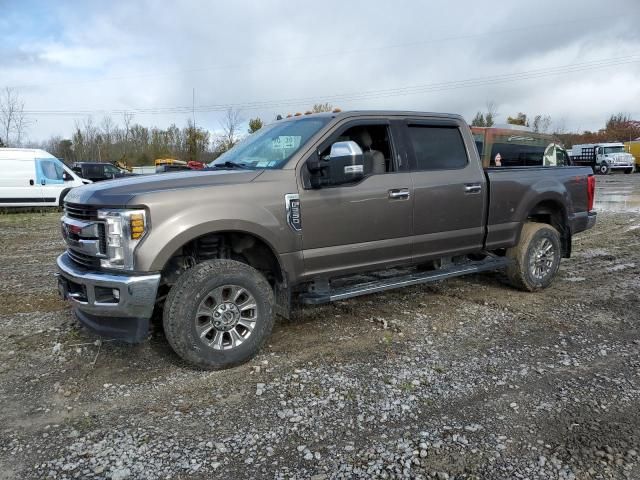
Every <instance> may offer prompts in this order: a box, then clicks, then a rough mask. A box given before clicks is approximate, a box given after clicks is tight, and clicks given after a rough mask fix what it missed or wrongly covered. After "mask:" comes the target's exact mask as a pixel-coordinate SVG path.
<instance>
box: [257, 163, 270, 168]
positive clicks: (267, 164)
mask: <svg viewBox="0 0 640 480" xmlns="http://www.w3.org/2000/svg"><path fill="white" fill-rule="evenodd" d="M268 166H269V162H258V163H256V167H258V168H264V167H268Z"/></svg>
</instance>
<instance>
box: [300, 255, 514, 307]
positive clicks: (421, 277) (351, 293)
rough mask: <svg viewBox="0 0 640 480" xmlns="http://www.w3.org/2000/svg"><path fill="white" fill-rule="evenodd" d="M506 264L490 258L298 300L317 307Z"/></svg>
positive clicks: (356, 285)
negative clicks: (322, 304)
mask: <svg viewBox="0 0 640 480" xmlns="http://www.w3.org/2000/svg"><path fill="white" fill-rule="evenodd" d="M508 264H509V259H507V258H505V257H491V258H488V259H486V260H483V261H481V262H470V263H465V264H462V265H450V266H448V267H446V268H441V269H438V270H431V271H428V272H416V273H411V274H407V275H401V276H397V277H391V278H385V279H384V280H374V281H371V282H365V283H358V284H355V285H348V286H344V287H338V288H336V289H330V290H329V291H328V292H327V293H304V294H302V295H300V297H299V300H300V301H301V302H302V303H303V304H306V305H318V304H321V303H328V302H335V301H338V300H345V299H347V298H353V297H358V296H360V295H368V294H370V293H375V292H383V291H385V290H392V289H394V288H400V287H408V286H411V285H419V284H421V283H430V282H437V281H439V280H445V279H447V278H453V277H459V276H461V275H468V274H470V273H478V272H487V271H491V270H501V269H503V268H505V267H506V266H507V265H508Z"/></svg>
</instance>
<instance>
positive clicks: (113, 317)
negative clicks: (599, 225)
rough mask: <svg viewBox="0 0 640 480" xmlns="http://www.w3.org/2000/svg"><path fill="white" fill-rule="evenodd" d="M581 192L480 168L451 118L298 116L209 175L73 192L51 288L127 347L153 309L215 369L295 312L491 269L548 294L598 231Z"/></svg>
mask: <svg viewBox="0 0 640 480" xmlns="http://www.w3.org/2000/svg"><path fill="white" fill-rule="evenodd" d="M594 194H595V177H594V175H593V172H592V171H591V169H590V168H585V167H558V168H547V167H543V166H531V167H521V168H488V169H484V168H483V167H482V164H481V162H480V158H479V156H478V152H477V149H476V147H475V144H474V138H473V135H472V133H471V130H470V129H469V127H468V126H467V125H466V123H465V122H464V120H463V119H462V118H461V117H460V116H458V115H448V114H433V113H416V112H341V113H326V114H314V115H308V116H304V117H302V116H301V117H293V118H291V119H286V120H280V121H276V122H275V123H273V124H271V125H269V126H266V127H263V128H262V129H260V130H259V131H258V132H256V133H254V134H253V135H251V136H249V137H247V138H246V139H245V140H244V141H243V142H241V143H239V144H238V145H236V146H235V147H233V148H232V149H231V150H229V151H228V152H226V153H225V154H223V155H222V156H220V157H219V158H218V159H217V160H216V161H214V162H213V163H212V164H211V165H210V168H209V169H207V170H204V171H197V172H195V171H194V172H181V173H179V174H176V175H152V176H145V177H137V178H128V179H123V180H121V181H119V182H114V183H113V184H110V185H108V186H106V185H103V186H92V185H90V186H87V187H83V188H80V189H76V190H73V191H72V192H71V193H70V194H69V197H68V198H67V200H66V202H65V214H64V217H63V219H62V226H63V229H62V230H63V233H64V237H65V240H66V243H67V250H66V252H65V253H63V254H61V255H60V256H59V257H58V259H57V268H58V273H59V276H58V279H59V289H60V292H61V294H62V296H63V297H64V298H66V299H68V300H69V301H70V302H71V304H72V306H73V308H74V310H75V312H76V315H77V317H78V318H79V319H80V321H81V322H82V323H83V324H84V325H86V326H88V327H89V328H91V329H93V330H94V331H96V332H98V333H100V334H101V335H105V336H109V337H114V338H121V339H125V340H127V341H130V342H139V341H142V340H144V339H145V338H146V337H147V335H148V327H149V318H150V317H151V315H152V312H153V311H154V309H155V308H158V309H162V310H163V312H164V313H163V324H164V330H165V334H166V337H167V339H168V341H169V343H170V345H171V346H172V347H173V349H174V350H175V351H176V352H177V353H178V354H179V355H180V356H181V357H182V358H184V359H185V360H186V361H188V362H191V363H192V364H194V365H197V366H199V367H203V368H225V367H230V366H233V365H237V364H239V363H242V362H245V361H247V360H248V359H250V358H251V357H253V356H254V355H255V354H256V352H257V351H258V349H259V348H260V345H261V344H262V343H263V342H264V340H265V338H267V336H268V335H269V333H270V331H271V328H272V326H273V321H274V315H275V314H279V315H283V316H288V315H289V312H290V309H291V306H292V304H295V303H303V304H319V303H324V302H331V301H336V300H342V299H346V298H351V297H355V296H358V295H364V294H370V293H374V292H379V291H383V290H388V289H391V288H397V287H402V286H407V285H416V284H421V283H426V282H432V281H437V280H442V279H445V278H449V277H455V276H459V275H464V274H469V273H477V272H482V271H489V270H505V271H506V274H507V277H508V278H509V280H510V282H511V283H512V285H514V286H516V287H518V288H520V289H523V290H526V291H535V290H539V289H543V288H546V287H548V286H549V285H550V284H551V282H552V281H553V279H554V278H555V276H556V273H557V271H558V268H559V266H560V259H561V258H568V257H569V256H570V255H571V245H572V238H573V236H574V235H575V234H577V233H579V232H582V231H583V230H586V229H589V228H591V227H592V226H593V225H594V224H595V221H596V213H595V212H594V211H593V204H594ZM391 267H393V268H394V270H393V271H389V270H388V269H389V268H391ZM364 274H367V275H371V276H370V277H368V278H369V279H368V280H366V281H364V280H363V275H364Z"/></svg>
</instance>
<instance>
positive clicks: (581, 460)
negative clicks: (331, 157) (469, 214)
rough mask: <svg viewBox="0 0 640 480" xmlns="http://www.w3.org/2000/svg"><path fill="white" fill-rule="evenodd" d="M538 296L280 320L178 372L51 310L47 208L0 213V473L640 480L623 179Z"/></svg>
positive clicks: (633, 222)
mask: <svg viewBox="0 0 640 480" xmlns="http://www.w3.org/2000/svg"><path fill="white" fill-rule="evenodd" d="M598 182H599V188H598V195H599V200H600V203H599V206H600V209H601V211H600V214H599V217H598V224H597V226H596V228H595V229H594V230H592V231H590V232H587V233H585V234H582V235H580V236H578V237H576V239H575V243H574V255H573V258H571V259H570V260H564V261H563V263H562V266H561V270H560V274H559V277H558V279H557V280H556V282H555V283H554V284H553V285H552V287H551V288H549V289H548V290H546V291H544V292H540V293H536V294H527V293H523V292H519V291H516V290H513V289H511V288H509V287H506V286H504V285H503V284H502V283H501V276H500V275H499V274H497V273H495V274H483V275H475V276H470V277H467V278H462V279H455V280H449V281H446V282H442V283H439V284H435V285H430V286H421V287H415V288H408V289H404V290H398V291H394V292H390V293H384V294H377V295H371V296H366V297H361V298H359V299H353V300H349V301H344V302H340V303H336V304H333V305H327V306H323V307H319V308H308V309H304V310H300V311H297V312H296V314H295V316H294V318H293V319H292V320H291V321H287V322H285V321H281V322H279V323H278V324H277V325H276V328H275V330H274V334H273V336H272V337H271V339H270V340H269V341H268V345H267V346H265V348H264V349H263V350H262V352H261V353H260V355H258V357H257V358H255V359H254V360H253V361H251V362H250V363H248V364H246V365H244V366H241V367H238V368H235V369H232V370H227V371H222V372H202V371H196V370H193V369H190V368H188V367H186V366H185V365H183V364H181V363H180V360H179V359H178V358H177V357H176V356H175V355H174V354H173V353H172V351H171V349H170V348H169V345H168V344H167V342H166V340H165V338H164V336H163V334H162V332H161V331H160V330H159V329H156V330H155V331H154V332H153V333H152V335H151V338H150V340H149V341H148V342H146V343H145V344H143V345H140V346H136V347H129V346H125V345H119V344H116V343H113V342H101V341H100V340H98V339H97V338H96V337H94V336H92V335H91V334H89V333H87V332H85V331H84V330H83V329H81V328H80V327H79V326H78V325H77V323H76V321H75V320H74V319H73V317H72V315H71V313H70V311H69V309H68V308H67V306H66V305H65V304H64V303H63V302H61V301H60V300H58V298H57V296H56V291H55V287H54V283H53V280H52V274H53V271H54V268H53V264H54V258H55V256H56V255H57V254H58V253H59V252H61V250H62V249H63V244H62V242H61V240H60V239H59V233H58V231H59V228H58V223H57V221H58V217H59V213H45V214H44V215H42V214H39V213H31V214H12V215H0V296H1V297H0V298H1V300H0V405H1V406H2V408H1V409H0V478H1V479H9V478H22V479H26V478H60V479H63V478H83V479H84V478H96V479H102V478H110V479H126V478H131V479H138V478H141V479H155V478H203V479H204V478H207V479H208V478H277V479H279V478H313V479H324V478H372V477H380V478H437V479H453V478H460V479H462V478H476V479H493V478H495V479H502V478H530V479H534V478H566V479H573V478H576V479H590V478H594V479H595V478H630V479H634V478H640V462H639V460H638V455H639V454H640V408H639V407H640V357H639V355H638V354H639V352H640V331H639V322H640V300H639V295H638V293H639V292H640V276H639V273H640V175H631V176H628V175H612V176H610V177H607V178H603V177H598Z"/></svg>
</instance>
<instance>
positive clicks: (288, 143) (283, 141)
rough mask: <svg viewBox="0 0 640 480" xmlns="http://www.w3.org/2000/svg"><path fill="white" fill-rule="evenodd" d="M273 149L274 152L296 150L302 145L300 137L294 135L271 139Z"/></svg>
mask: <svg viewBox="0 0 640 480" xmlns="http://www.w3.org/2000/svg"><path fill="white" fill-rule="evenodd" d="M271 143H272V148H273V149H274V150H287V149H290V148H296V147H297V146H298V144H299V143H300V137H298V136H293V135H280V136H279V137H275V138H272V139H271Z"/></svg>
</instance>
